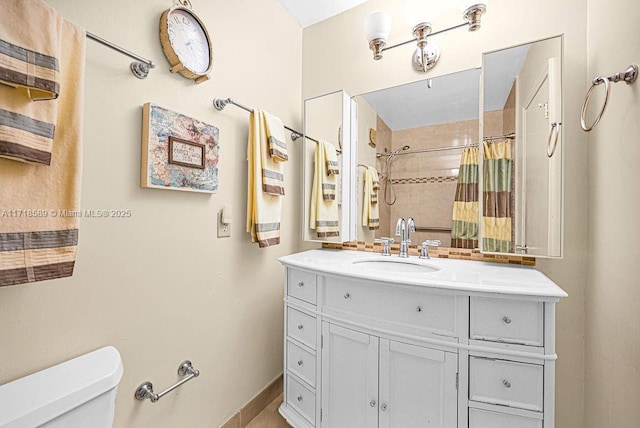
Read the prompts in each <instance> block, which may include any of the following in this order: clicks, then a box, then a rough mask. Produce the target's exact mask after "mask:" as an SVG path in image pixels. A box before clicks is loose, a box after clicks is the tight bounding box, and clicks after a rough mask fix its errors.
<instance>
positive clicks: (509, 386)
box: [502, 379, 511, 388]
mask: <svg viewBox="0 0 640 428" xmlns="http://www.w3.org/2000/svg"><path fill="white" fill-rule="evenodd" d="M502 384H503V385H504V387H505V388H511V382H509V381H508V380H507V379H502Z"/></svg>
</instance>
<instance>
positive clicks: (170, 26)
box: [160, 0, 213, 83]
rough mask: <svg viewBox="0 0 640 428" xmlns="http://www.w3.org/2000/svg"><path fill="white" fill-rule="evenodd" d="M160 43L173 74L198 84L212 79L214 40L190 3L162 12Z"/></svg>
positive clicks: (185, 0)
mask: <svg viewBox="0 0 640 428" xmlns="http://www.w3.org/2000/svg"><path fill="white" fill-rule="evenodd" d="M160 44H161V45H162V51H163V52H164V55H165V56H166V57H167V60H168V61H169V64H171V72H172V73H180V74H181V75H182V76H184V77H186V78H187V79H193V80H195V82H196V83H202V82H205V81H207V80H209V73H211V68H212V66H213V47H212V45H211V38H210V37H209V33H208V32H207V29H206V27H205V26H204V24H203V23H202V20H200V18H198V16H197V15H196V14H195V13H194V12H193V10H192V8H191V3H190V2H189V0H178V2H177V3H176V4H175V5H174V6H173V7H171V8H169V9H167V10H165V11H164V12H162V16H161V17H160Z"/></svg>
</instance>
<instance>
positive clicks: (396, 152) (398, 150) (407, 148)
mask: <svg viewBox="0 0 640 428" xmlns="http://www.w3.org/2000/svg"><path fill="white" fill-rule="evenodd" d="M410 148H411V147H409V146H402V147H400V148H399V149H396V150H394V151H392V152H391V154H390V156H395V155H397V154H398V153H400V152H403V151H405V150H409V149H410Z"/></svg>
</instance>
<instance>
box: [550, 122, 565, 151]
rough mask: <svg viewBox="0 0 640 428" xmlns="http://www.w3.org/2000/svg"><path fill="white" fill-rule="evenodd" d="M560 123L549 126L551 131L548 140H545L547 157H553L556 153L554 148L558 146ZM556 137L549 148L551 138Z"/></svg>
mask: <svg viewBox="0 0 640 428" xmlns="http://www.w3.org/2000/svg"><path fill="white" fill-rule="evenodd" d="M560 125H562V123H560V122H553V123H552V124H551V131H549V139H548V140H547V157H551V156H553V154H554V153H555V152H556V146H557V145H558V134H560ZM554 134H555V135H556V138H555V139H554V140H553V147H552V146H551V137H552V136H553V135H554Z"/></svg>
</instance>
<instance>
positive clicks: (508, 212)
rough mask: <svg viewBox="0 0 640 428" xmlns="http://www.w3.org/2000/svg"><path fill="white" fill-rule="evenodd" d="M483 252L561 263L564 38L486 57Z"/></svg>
mask: <svg viewBox="0 0 640 428" xmlns="http://www.w3.org/2000/svg"><path fill="white" fill-rule="evenodd" d="M482 76H483V85H482V113H483V115H482V116H483V117H482V136H483V144H482V147H481V156H480V165H481V167H480V169H481V171H482V173H481V175H480V188H481V194H482V198H481V200H480V202H481V227H480V235H481V236H482V239H481V241H480V245H481V250H482V251H483V252H490V253H494V252H495V253H516V254H526V255H530V256H535V257H562V244H563V242H562V241H563V240H562V222H563V191H562V153H563V144H562V134H563V132H562V37H561V36H558V37H553V38H549V39H545V40H540V41H537V42H533V43H528V44H524V45H520V46H515V47H511V48H508V49H502V50H498V51H494V52H489V53H485V54H484V55H483V65H482Z"/></svg>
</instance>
